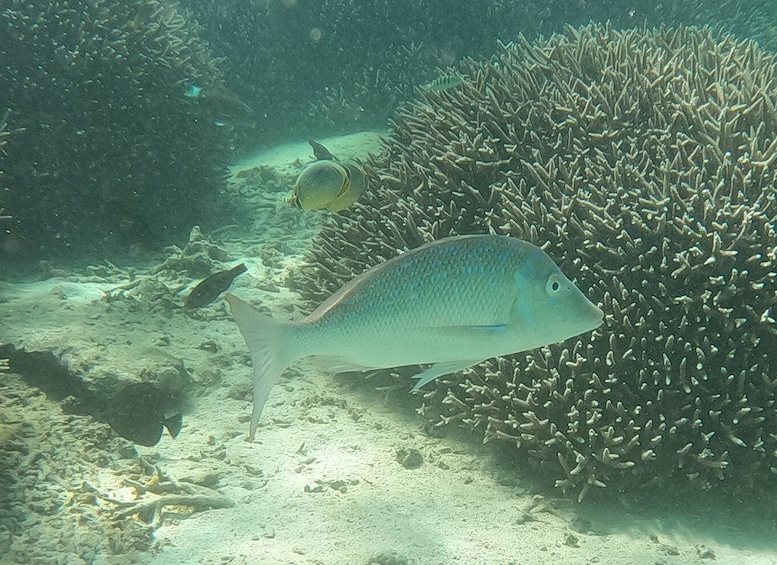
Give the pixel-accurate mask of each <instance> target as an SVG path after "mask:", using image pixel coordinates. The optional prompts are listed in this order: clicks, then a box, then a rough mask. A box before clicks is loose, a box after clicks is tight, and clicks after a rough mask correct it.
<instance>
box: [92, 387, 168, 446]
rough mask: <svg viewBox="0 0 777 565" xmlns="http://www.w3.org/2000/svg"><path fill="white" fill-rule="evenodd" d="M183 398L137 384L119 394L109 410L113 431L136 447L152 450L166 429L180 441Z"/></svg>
mask: <svg viewBox="0 0 777 565" xmlns="http://www.w3.org/2000/svg"><path fill="white" fill-rule="evenodd" d="M182 405H183V396H182V395H181V394H180V393H176V392H174V391H171V390H167V389H165V388H163V387H160V386H157V385H154V384H152V383H134V384H131V385H127V386H126V387H124V388H123V389H121V390H120V391H119V393H118V394H116V396H114V397H113V399H112V400H111V401H110V402H109V403H108V406H107V407H106V420H107V421H108V424H110V426H111V428H113V431H114V432H116V433H117V434H119V435H120V436H122V437H123V438H126V439H128V440H130V441H132V442H134V443H138V444H140V445H145V446H147V447H152V446H154V445H156V444H157V443H159V440H160V439H161V438H162V432H163V431H164V429H165V428H167V431H168V432H169V433H170V436H172V437H174V438H175V437H177V436H178V434H179V433H180V432H181V426H182V425H183V414H182V413H181V408H182Z"/></svg>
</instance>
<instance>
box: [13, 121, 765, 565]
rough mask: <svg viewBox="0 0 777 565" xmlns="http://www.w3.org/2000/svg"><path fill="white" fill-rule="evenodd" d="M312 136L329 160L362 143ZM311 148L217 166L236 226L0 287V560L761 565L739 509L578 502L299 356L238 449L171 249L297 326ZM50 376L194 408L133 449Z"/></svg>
mask: <svg viewBox="0 0 777 565" xmlns="http://www.w3.org/2000/svg"><path fill="white" fill-rule="evenodd" d="M322 141H323V143H324V144H325V145H327V146H328V147H329V149H330V150H331V151H332V152H333V153H334V154H335V155H338V156H342V157H360V156H364V154H365V153H366V152H368V151H377V150H378V147H379V141H378V136H377V135H376V134H371V133H365V134H358V135H352V136H345V137H341V138H337V139H330V140H322ZM310 155H311V151H310V148H309V147H308V145H307V144H306V143H299V144H289V145H284V146H281V147H277V148H274V149H272V150H270V151H267V152H264V153H262V154H260V155H257V156H256V157H255V158H252V159H247V160H244V161H242V162H240V163H238V164H237V165H235V167H234V168H233V170H232V173H233V181H232V183H231V184H230V189H229V191H228V195H230V194H231V195H232V197H234V198H237V199H241V200H242V201H244V203H245V207H246V210H247V212H246V217H247V218H249V220H250V221H248V222H247V224H246V225H243V224H236V225H234V226H225V227H224V228H223V229H220V230H217V232H215V233H212V234H208V233H205V234H203V236H202V238H200V239H198V238H199V236H197V237H195V238H194V239H193V242H192V243H190V247H187V248H185V249H183V250H181V249H177V250H176V249H169V250H167V251H166V254H165V255H164V256H156V257H146V256H144V255H143V254H142V253H140V254H138V255H137V256H136V261H135V266H133V267H131V268H130V267H126V266H125V267H120V266H117V265H116V264H115V263H114V262H104V263H99V264H94V265H56V264H48V265H46V266H45V270H46V277H45V279H44V280H41V281H36V282H13V283H8V282H6V283H0V308H2V315H0V346H2V344H5V345H4V346H2V347H4V348H5V350H6V352H8V351H11V350H13V351H14V352H16V353H14V355H16V356H11V367H10V369H11V370H10V371H5V372H0V563H62V564H78V563H111V564H113V563H116V564H119V563H148V564H153V565H174V564H181V565H184V564H255V563H256V564H267V565H275V564H299V565H339V564H343V565H345V564H354V565H369V564H374V565H402V564H414V565H446V564H460V565H476V564H477V565H510V564H515V565H518V564H520V565H525V564H577V563H597V564H602V565H615V564H624V565H625V564H634V565H641V564H645V565H658V564H667V565H669V564H678V565H685V564H697V563H699V564H701V563H704V564H706V563H723V564H729V563H730V564H753V565H760V564H777V532H774V531H772V530H771V528H770V524H771V525H773V524H774V521H773V520H769V519H765V518H764V517H763V516H759V515H755V514H754V513H753V512H748V509H747V508H735V507H730V506H723V505H718V506H716V505H715V504H714V503H712V504H711V503H710V501H704V502H700V504H699V506H698V507H696V506H694V505H693V504H690V505H689V504H687V503H684V504H683V505H680V504H677V503H674V502H672V501H666V502H665V503H663V504H658V505H656V507H655V508H651V509H650V510H646V509H643V508H640V507H638V506H637V507H635V506H634V505H633V504H628V503H627V502H626V501H619V500H612V501H610V502H608V503H604V502H602V501H601V500H599V501H584V502H583V503H582V504H577V503H576V502H574V501H570V500H567V499H565V498H563V497H560V496H559V493H557V492H552V491H547V490H546V491H543V490H542V489H540V488H539V487H537V486H536V485H534V484H533V483H532V482H531V481H530V479H528V478H526V477H525V476H523V475H522V474H520V473H518V472H516V471H515V469H514V467H511V466H510V465H509V463H507V462H506V461H505V458H504V457H500V456H498V455H497V453H496V451H497V450H495V449H493V448H492V447H491V446H489V445H487V446H484V445H481V444H480V443H479V442H478V440H477V438H473V437H470V436H469V435H468V434H467V433H465V432H463V431H457V430H450V431H449V433H448V434H447V435H445V436H444V437H436V436H437V434H431V435H430V434H429V433H427V432H426V431H425V430H428V427H427V426H426V425H425V424H426V422H425V420H424V419H423V418H422V417H421V416H420V415H418V414H416V412H415V411H414V410H413V408H412V406H414V405H416V404H417V403H412V402H410V399H411V396H410V394H409V391H404V390H392V391H376V390H374V387H373V386H372V384H371V383H370V382H369V381H367V380H364V379H361V378H358V377H354V376H352V375H350V376H336V375H331V374H328V373H326V372H323V371H321V370H320V369H318V368H316V367H315V366H314V365H312V364H311V363H308V362H301V363H299V364H297V365H295V366H294V367H293V368H292V369H290V370H289V371H287V373H286V375H285V376H284V377H283V379H282V382H281V383H280V385H278V386H277V387H276V389H275V390H274V391H273V394H272V396H271V397H270V401H269V403H268V405H267V407H266V409H265V412H264V414H263V416H262V422H261V424H260V427H259V430H258V432H257V439H256V441H255V442H254V443H249V442H248V440H247V428H248V423H247V420H248V416H249V414H250V390H251V386H250V366H249V359H248V354H247V350H246V347H245V344H244V342H243V340H242V337H241V336H240V335H239V333H238V331H237V328H236V326H235V324H234V323H233V322H232V320H231V318H230V317H229V314H228V312H227V310H226V307H225V304H224V303H223V302H222V301H218V302H216V303H214V304H213V305H211V306H210V307H209V308H206V309H203V310H198V311H193V312H192V311H185V310H184V309H183V308H182V307H181V304H180V303H181V296H182V295H184V294H185V288H186V285H188V284H191V283H192V282H193V279H194V278H195V277H191V276H187V275H186V273H187V269H188V268H189V267H191V265H189V264H188V263H187V262H186V261H187V251H186V249H191V253H190V255H197V254H199V256H202V255H203V254H205V255H209V258H210V260H212V261H219V263H223V265H224V267H227V266H230V265H234V264H236V263H238V262H245V263H246V266H247V267H248V268H249V271H248V273H246V274H244V275H241V276H240V277H239V278H238V279H237V280H236V281H235V284H234V285H233V288H232V292H234V293H235V294H237V295H239V296H240V297H241V298H244V299H246V300H248V301H250V302H252V303H254V304H261V305H262V307H263V308H264V309H265V310H266V311H268V312H270V313H271V314H272V315H273V316H275V317H277V318H280V319H298V318H299V317H301V316H302V315H303V314H304V312H303V311H302V309H301V308H300V300H299V297H298V296H297V295H296V294H295V293H294V292H293V291H291V290H289V288H288V286H289V285H288V283H289V281H290V280H291V279H292V278H293V275H292V274H293V272H294V270H296V269H300V268H304V265H303V261H302V258H303V255H304V254H305V252H306V250H307V249H308V247H309V245H310V242H311V240H312V238H313V237H314V236H315V234H316V233H317V230H318V228H319V227H320V225H321V218H322V215H321V214H319V213H316V212H304V211H300V210H296V209H294V208H292V207H290V206H289V205H288V204H287V202H286V201H287V199H288V191H287V190H286V188H287V187H288V186H289V184H290V182H292V181H293V178H294V177H295V176H296V175H297V174H298V173H299V171H300V170H301V168H302V167H303V166H304V165H305V164H306V163H307V162H309V161H310V158H311V157H310ZM188 259H191V257H190V256H189V257H188ZM116 263H118V262H116ZM159 265H162V267H160V266H159ZM9 347H10V348H11V349H9ZM20 351H22V352H24V354H23V355H21V354H19V353H18V352H20ZM2 352H3V349H0V358H2V357H4V355H3V354H2ZM32 352H37V353H35V354H34V355H31V354H30V353H32ZM48 352H50V355H48ZM5 356H10V355H8V354H6V355H5ZM57 367H61V368H62V369H61V370H62V373H63V374H62V377H61V378H62V379H65V380H67V379H71V378H72V379H75V380H76V381H77V380H79V379H80V380H82V381H83V382H85V383H88V384H90V385H95V384H97V385H99V383H110V382H122V381H123V380H127V379H128V380H130V381H132V380H133V379H136V378H138V376H142V375H148V374H150V373H154V372H155V371H156V372H160V371H161V372H162V373H163V372H164V371H181V370H183V371H186V373H187V374H188V375H189V376H190V377H191V379H192V380H193V382H194V384H195V390H196V397H195V399H194V405H193V407H192V409H191V411H190V412H189V413H187V414H186V415H185V417H184V426H183V430H182V431H181V433H180V435H179V436H178V438H177V439H175V440H173V439H172V438H170V437H169V436H167V435H165V436H164V437H163V438H162V441H161V442H160V443H159V444H158V445H156V446H155V447H142V446H137V447H136V446H133V445H132V444H131V443H130V442H128V441H127V440H124V439H123V438H119V437H117V436H116V435H115V434H114V433H113V431H112V430H111V429H110V428H109V427H108V426H107V425H106V424H105V423H103V422H101V421H99V418H95V417H94V416H93V415H89V414H84V413H83V412H84V410H83V407H79V400H78V398H77V394H76V393H75V392H74V391H77V388H78V387H77V386H76V387H75V388H73V386H74V385H72V384H71V385H69V386H64V385H63V388H62V390H58V386H57V378H59V377H57V375H56V374H54V373H56V372H57V370H58V369H57ZM17 373H21V374H17ZM155 374H156V373H155ZM52 375H53V376H52ZM774 505H775V507H777V500H776V501H775V503H774Z"/></svg>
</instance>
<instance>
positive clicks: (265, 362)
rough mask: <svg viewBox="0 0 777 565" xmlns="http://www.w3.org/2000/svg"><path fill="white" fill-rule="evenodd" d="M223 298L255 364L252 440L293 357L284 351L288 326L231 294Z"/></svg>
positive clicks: (250, 437) (250, 432) (293, 359)
mask: <svg viewBox="0 0 777 565" xmlns="http://www.w3.org/2000/svg"><path fill="white" fill-rule="evenodd" d="M226 300H227V302H229V308H230V310H231V311H232V316H233V317H234V318H235V322H237V327H238V328H239V329H240V333H241V334H243V338H244V339H245V342H246V345H248V350H249V352H250V353H251V362H252V363H253V366H254V370H253V377H254V406H253V410H252V412H251V427H250V429H249V439H250V440H251V441H253V440H254V436H255V434H256V428H257V426H258V425H259V418H260V417H261V415H262V409H263V408H264V405H265V403H266V402H267V398H268V397H269V396H270V391H271V390H272V387H273V386H275V383H277V382H278V379H280V377H281V375H282V374H283V372H284V371H285V370H286V368H287V367H288V366H289V365H291V363H293V362H294V361H295V360H296V359H295V358H290V357H289V356H288V353H287V351H286V349H287V346H286V343H287V337H288V334H289V329H290V327H291V326H290V324H284V323H282V322H277V321H275V320H273V319H272V318H270V317H269V316H265V315H264V314H261V313H259V312H257V311H256V310H255V309H254V308H252V307H251V306H249V305H248V304H246V303H245V302H243V301H242V300H240V299H239V298H237V297H236V296H234V295H232V294H227V295H226Z"/></svg>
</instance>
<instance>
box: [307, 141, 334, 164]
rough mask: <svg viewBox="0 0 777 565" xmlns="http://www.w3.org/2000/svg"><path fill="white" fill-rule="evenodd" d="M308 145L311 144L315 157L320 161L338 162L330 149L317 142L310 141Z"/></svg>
mask: <svg viewBox="0 0 777 565" xmlns="http://www.w3.org/2000/svg"><path fill="white" fill-rule="evenodd" d="M308 143H310V146H311V147H312V148H313V155H315V156H316V159H317V160H318V161H337V159H335V158H334V156H333V155H332V154H331V153H330V152H329V149H327V148H326V147H324V146H323V145H321V144H320V143H318V142H317V141H314V140H312V139H309V140H308Z"/></svg>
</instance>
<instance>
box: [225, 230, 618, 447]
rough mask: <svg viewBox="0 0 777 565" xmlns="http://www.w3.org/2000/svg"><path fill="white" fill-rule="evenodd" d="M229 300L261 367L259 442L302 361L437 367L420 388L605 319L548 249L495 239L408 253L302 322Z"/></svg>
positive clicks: (462, 239)
mask: <svg viewBox="0 0 777 565" xmlns="http://www.w3.org/2000/svg"><path fill="white" fill-rule="evenodd" d="M227 300H228V301H229V303H230V306H231V309H232V314H233V316H234V317H235V320H236V321H237V324H238V327H239V328H240V331H241V333H242V334H243V336H244V338H245V340H246V343H247V344H248V347H249V350H250V352H251V359H252V362H253V365H254V410H253V414H252V418H251V433H250V435H251V437H252V438H253V436H254V433H255V430H256V426H257V425H258V421H259V417H260V415H261V412H262V407H263V405H264V403H265V402H266V400H267V397H268V396H269V394H270V390H271V389H272V386H273V384H274V383H275V382H276V381H277V380H278V378H279V377H280V375H281V374H282V373H283V371H284V370H285V369H286V368H287V367H288V366H289V365H290V364H291V363H293V362H294V361H296V360H297V359H300V358H302V357H308V356H313V357H314V358H315V359H316V360H317V361H318V362H320V363H321V364H322V365H324V366H326V367H329V368H331V369H332V370H335V371H346V370H367V369H380V368H390V367H399V366H404V365H418V364H431V365H432V366H431V367H429V368H427V369H426V370H424V371H423V372H421V373H419V375H416V377H417V378H418V379H419V380H418V383H417V384H416V387H415V388H416V389H417V388H419V387H421V386H424V385H425V384H426V383H428V382H430V381H431V380H433V379H435V378H436V377H438V376H440V375H444V374H447V373H451V372H456V371H459V370H461V369H465V368H467V367H470V366H472V365H474V364H476V363H479V362H481V361H484V360H486V359H488V358H491V357H495V356H499V355H508V354H512V353H518V352H519V351H525V350H527V349H532V348H535V347H540V346H543V345H547V344H549V343H554V342H557V341H562V340H564V339H567V338H569V337H572V336H574V335H578V334H580V333H583V332H585V331H589V330H592V329H594V328H596V327H598V326H599V325H601V323H602V317H603V314H602V311H601V310H599V308H597V307H596V306H595V305H593V304H592V303H591V302H590V301H589V300H588V299H587V298H586V297H585V295H583V293H582V292H581V291H580V290H579V289H578V288H577V287H576V286H575V285H574V284H573V283H572V282H571V281H570V280H569V279H568V278H566V277H565V276H564V274H563V273H562V272H561V271H560V270H559V268H558V267H557V266H556V265H555V263H553V261H552V260H551V259H550V257H548V255H547V254H546V253H545V252H544V251H542V250H541V249H539V248H538V247H536V246H535V245H533V244H531V243H529V242H526V241H521V240H519V239H515V238H510V237H506V236H496V235H471V236H456V237H450V238H445V239H442V240H439V241H436V242H432V243H429V244H426V245H423V246H421V247H419V248H417V249H414V250H412V251H408V252H406V253H403V254H401V255H399V256H397V257H395V258H393V259H391V260H389V261H386V262H384V263H381V264H379V265H377V266H375V267H373V268H371V269H369V270H368V271H366V272H365V273H363V274H361V275H359V276H358V277H356V278H354V279H353V280H352V281H351V282H349V283H348V284H346V285H345V286H344V287H343V288H342V289H340V290H339V291H338V292H336V293H335V294H334V295H332V296H331V297H330V298H329V299H327V300H326V301H325V302H324V303H323V304H322V305H321V306H319V307H318V308H317V309H316V310H315V311H314V312H313V313H312V314H310V315H309V316H308V317H307V318H305V319H303V320H301V321H300V322H296V323H281V322H276V321H274V320H272V319H270V318H267V317H266V316H264V315H262V314H260V313H258V312H256V311H255V310H254V309H252V308H251V307H250V306H248V305H247V304H246V303H244V302H243V301H241V300H239V299H238V298H236V297H234V296H232V295H228V296H227Z"/></svg>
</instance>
